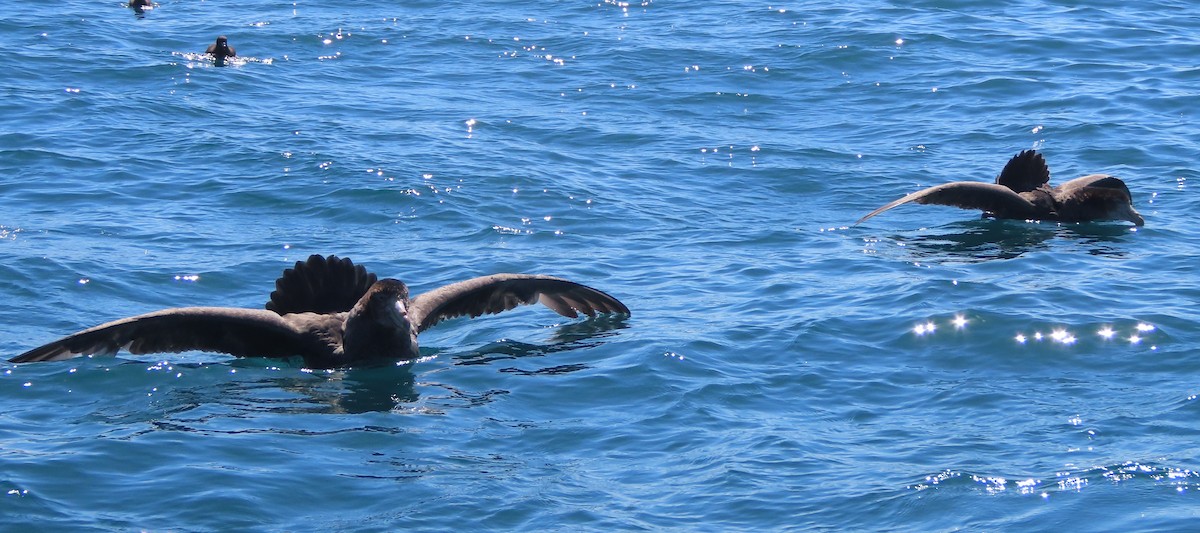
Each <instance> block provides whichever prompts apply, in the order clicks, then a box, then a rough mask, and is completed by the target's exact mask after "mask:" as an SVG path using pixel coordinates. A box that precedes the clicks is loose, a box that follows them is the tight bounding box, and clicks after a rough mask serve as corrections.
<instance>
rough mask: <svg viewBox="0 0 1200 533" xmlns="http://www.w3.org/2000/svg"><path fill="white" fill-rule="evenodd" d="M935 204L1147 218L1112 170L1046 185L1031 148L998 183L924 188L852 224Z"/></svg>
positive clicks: (991, 211) (995, 213) (1085, 218)
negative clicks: (893, 210) (911, 206)
mask: <svg viewBox="0 0 1200 533" xmlns="http://www.w3.org/2000/svg"><path fill="white" fill-rule="evenodd" d="M909 202H916V203H918V204H939V205H949V206H953V207H961V208H963V209H980V210H983V212H984V213H983V216H985V217H994V218H1007V219H1015V220H1056V221H1059V222H1091V221H1095V220H1128V221H1130V222H1133V223H1134V224H1136V225H1138V226H1141V225H1143V224H1145V220H1143V219H1142V216H1141V215H1139V214H1138V212H1137V211H1135V210H1134V209H1133V203H1132V200H1131V198H1130V195H1129V188H1128V187H1126V186H1125V182H1123V181H1121V180H1120V179H1118V178H1116V177H1114V176H1108V175H1105V174H1090V175H1087V176H1083V177H1081V178H1075V179H1073V180H1071V181H1068V182H1066V183H1064V184H1062V185H1059V186H1058V187H1054V188H1051V187H1050V169H1049V167H1047V166H1046V160H1045V159H1043V158H1042V155H1041V154H1039V153H1037V152H1036V151H1034V150H1025V151H1023V152H1021V153H1019V154H1017V155H1015V156H1013V158H1012V159H1010V160H1009V161H1008V164H1007V165H1004V170H1002V171H1001V172H1000V175H999V176H997V177H996V183H979V182H974V181H955V182H951V183H946V184H942V185H938V186H935V187H930V188H928V189H922V190H920V191H917V192H914V193H912V194H910V195H908V196H905V197H903V198H901V199H899V200H896V201H894V202H892V203H890V204H887V205H885V206H883V207H880V208H879V209H876V210H874V211H871V212H870V213H867V216H865V217H862V218H860V219H858V222H855V224H858V223H861V222H862V221H864V220H866V219H868V218H871V217H873V216H875V215H878V214H880V213H882V212H884V211H887V210H888V209H891V208H893V207H896V206H898V205H901V204H906V203H909Z"/></svg>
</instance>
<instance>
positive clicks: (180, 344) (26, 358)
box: [9, 307, 304, 363]
mask: <svg viewBox="0 0 1200 533" xmlns="http://www.w3.org/2000/svg"><path fill="white" fill-rule="evenodd" d="M303 342H304V339H303V335H302V334H301V332H299V331H298V330H297V329H296V328H294V327H293V326H292V325H291V324H290V323H289V322H287V321H286V320H284V319H283V317H281V316H279V315H277V314H275V313H273V312H271V311H266V310H261V311H260V310H257V309H236V308H226V307H181V308H175V309H166V310H163V311H156V312H153V313H147V314H144V315H138V316H134V317H130V318H124V319H121V320H115V321H113V322H109V323H107V324H101V325H99V326H96V327H94V328H90V329H86V330H83V331H81V332H79V333H75V334H74V335H69V336H67V337H63V338H61V339H59V340H56V341H54V342H52V343H50V344H46V345H44V346H40V347H37V348H34V349H32V350H29V351H28V352H25V353H23V354H21V355H18V356H16V357H14V358H12V359H9V361H10V362H13V363H27V362H31V361H58V360H62V359H70V358H72V357H78V356H81V355H93V354H94V355H113V354H115V353H117V351H118V350H120V349H122V348H125V349H127V350H129V352H130V353H134V354H143V353H160V352H185V351H189V350H204V351H212V352H221V353H227V354H230V355H235V356H238V357H253V356H264V357H287V356H291V355H297V354H298V350H299V349H300V348H301V347H302V346H303Z"/></svg>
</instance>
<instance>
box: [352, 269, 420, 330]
mask: <svg viewBox="0 0 1200 533" xmlns="http://www.w3.org/2000/svg"><path fill="white" fill-rule="evenodd" d="M355 307H356V308H361V309H362V310H361V312H362V313H365V314H366V315H367V316H370V317H371V319H373V320H375V321H376V322H380V323H384V324H389V325H392V326H395V327H398V328H408V327H409V326H410V324H409V321H408V285H405V284H404V282H403V281H400V280H398V279H391V278H385V279H381V280H379V281H376V282H375V284H374V285H371V288H370V289H367V293H366V294H364V295H363V297H362V298H361V299H360V300H359V301H358V305H356V306H355Z"/></svg>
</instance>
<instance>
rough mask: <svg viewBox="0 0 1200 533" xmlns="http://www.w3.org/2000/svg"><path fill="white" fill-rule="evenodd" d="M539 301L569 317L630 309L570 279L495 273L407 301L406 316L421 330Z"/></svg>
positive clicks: (447, 286) (626, 312) (454, 284)
mask: <svg viewBox="0 0 1200 533" xmlns="http://www.w3.org/2000/svg"><path fill="white" fill-rule="evenodd" d="M539 301H540V302H541V303H542V304H543V305H545V306H546V307H549V308H550V309H551V310H553V311H554V312H555V313H558V314H560V315H562V316H566V317H571V318H575V317H578V316H579V313H583V314H585V315H588V316H596V314H597V313H624V314H626V315H628V314H629V308H628V307H625V304H623V303H621V302H620V301H618V300H617V299H616V298H613V297H612V296H610V295H608V294H606V293H604V292H602V291H599V290H597V289H593V288H591V287H588V286H586V285H581V284H579V283H575V282H573V281H568V280H565V279H562V278H555V277H551V276H536V275H528V274H494V275H491V276H483V277H478V278H473V279H469V280H466V281H460V282H457V283H451V284H450V285H446V286H444V287H441V288H438V289H435V290H432V291H429V292H427V293H424V294H421V295H418V296H417V297H415V298H413V299H412V301H411V302H410V303H409V317H410V318H411V320H412V322H413V323H414V324H417V331H418V332H420V331H425V330H426V329H429V328H430V327H432V326H433V325H435V324H437V323H438V322H441V321H442V320H445V319H449V318H454V317H459V316H470V317H472V318H474V317H477V316H480V315H484V314H495V313H500V312H502V311H507V310H509V309H513V308H516V307H518V306H521V305H529V304H533V303H536V302H539Z"/></svg>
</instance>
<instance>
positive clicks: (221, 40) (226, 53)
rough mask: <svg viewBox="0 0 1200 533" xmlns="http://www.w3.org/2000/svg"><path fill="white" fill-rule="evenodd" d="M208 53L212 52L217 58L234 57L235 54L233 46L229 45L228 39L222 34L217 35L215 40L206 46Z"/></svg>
mask: <svg viewBox="0 0 1200 533" xmlns="http://www.w3.org/2000/svg"><path fill="white" fill-rule="evenodd" d="M208 53H210V54H212V55H213V56H214V57H216V58H217V59H225V58H226V57H234V56H236V55H237V53H236V52H234V51H233V48H231V47H230V46H229V39H228V38H226V37H225V36H224V35H221V36H218V37H217V41H216V42H214V43H213V44H212V45H210V46H209V47H208Z"/></svg>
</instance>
